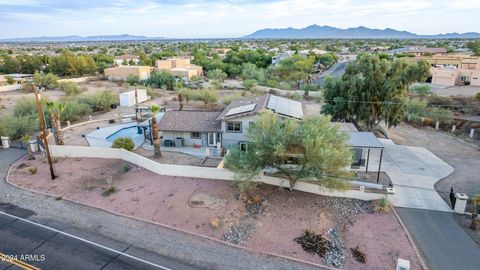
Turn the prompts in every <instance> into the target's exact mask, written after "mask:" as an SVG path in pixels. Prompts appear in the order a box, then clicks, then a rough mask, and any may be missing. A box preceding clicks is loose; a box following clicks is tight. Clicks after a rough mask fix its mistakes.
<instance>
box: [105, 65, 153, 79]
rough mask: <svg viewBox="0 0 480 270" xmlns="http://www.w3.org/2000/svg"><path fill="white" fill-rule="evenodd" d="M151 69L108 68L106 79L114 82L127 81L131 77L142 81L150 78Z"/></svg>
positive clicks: (147, 67) (141, 67) (135, 67)
mask: <svg viewBox="0 0 480 270" xmlns="http://www.w3.org/2000/svg"><path fill="white" fill-rule="evenodd" d="M150 71H151V67H149V66H118V67H112V68H106V69H105V70H104V74H105V77H107V78H108V79H109V80H112V81H125V80H126V79H127V78H128V77H129V76H137V77H138V78H139V79H140V80H146V79H148V78H150Z"/></svg>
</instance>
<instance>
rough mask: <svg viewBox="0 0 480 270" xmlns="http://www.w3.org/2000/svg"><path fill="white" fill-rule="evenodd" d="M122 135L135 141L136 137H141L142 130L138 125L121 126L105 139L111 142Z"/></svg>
mask: <svg viewBox="0 0 480 270" xmlns="http://www.w3.org/2000/svg"><path fill="white" fill-rule="evenodd" d="M124 137H130V138H132V140H133V141H134V142H135V141H137V140H136V139H139V138H143V131H142V129H141V128H140V127H137V126H133V127H127V128H122V129H120V130H119V131H117V132H115V133H113V134H112V135H110V136H108V137H107V138H106V139H107V141H109V142H113V141H114V140H115V139H116V138H124Z"/></svg>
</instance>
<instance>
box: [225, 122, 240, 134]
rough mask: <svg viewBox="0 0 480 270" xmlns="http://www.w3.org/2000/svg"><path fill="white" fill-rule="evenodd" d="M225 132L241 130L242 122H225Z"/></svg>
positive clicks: (238, 131)
mask: <svg viewBox="0 0 480 270" xmlns="http://www.w3.org/2000/svg"><path fill="white" fill-rule="evenodd" d="M227 132H236V133H240V132H242V122H227Z"/></svg>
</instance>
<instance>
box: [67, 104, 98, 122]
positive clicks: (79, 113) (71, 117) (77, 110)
mask: <svg viewBox="0 0 480 270" xmlns="http://www.w3.org/2000/svg"><path fill="white" fill-rule="evenodd" d="M91 112H92V109H91V108H90V106H88V105H87V104H84V103H80V102H78V101H76V100H70V101H66V102H65V109H64V110H63V112H62V113H61V114H60V119H61V121H62V122H63V123H65V122H66V121H76V120H78V119H80V118H82V117H83V116H85V115H88V114H90V113H91Z"/></svg>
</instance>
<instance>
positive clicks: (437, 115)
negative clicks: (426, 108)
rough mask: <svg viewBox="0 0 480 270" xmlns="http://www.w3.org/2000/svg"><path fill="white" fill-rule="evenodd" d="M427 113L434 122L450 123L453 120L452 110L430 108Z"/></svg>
mask: <svg viewBox="0 0 480 270" xmlns="http://www.w3.org/2000/svg"><path fill="white" fill-rule="evenodd" d="M428 115H429V116H430V118H432V120H433V121H434V122H440V123H444V124H450V123H451V122H452V121H453V116H452V112H451V111H450V110H447V109H443V108H438V107H435V108H432V109H431V110H430V112H429V114H428Z"/></svg>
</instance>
